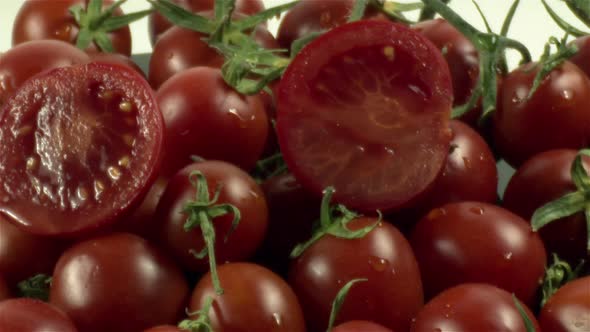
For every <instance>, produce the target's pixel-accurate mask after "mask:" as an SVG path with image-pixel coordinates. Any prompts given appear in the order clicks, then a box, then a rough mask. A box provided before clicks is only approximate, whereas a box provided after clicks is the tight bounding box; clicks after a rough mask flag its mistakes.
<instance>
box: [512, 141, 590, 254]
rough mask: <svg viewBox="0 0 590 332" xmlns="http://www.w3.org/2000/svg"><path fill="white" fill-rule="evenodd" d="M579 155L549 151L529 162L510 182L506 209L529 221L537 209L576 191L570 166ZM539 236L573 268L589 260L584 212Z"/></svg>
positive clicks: (588, 161) (588, 163)
mask: <svg viewBox="0 0 590 332" xmlns="http://www.w3.org/2000/svg"><path fill="white" fill-rule="evenodd" d="M576 155H577V151H575V150H550V151H546V152H542V153H540V154H537V155H535V156H534V157H532V158H531V159H529V160H528V161H527V162H526V163H524V164H523V165H522V166H521V167H520V168H519V169H518V171H517V172H516V173H515V174H514V175H513V176H512V178H511V179H510V182H509V183H508V186H507V187H506V192H505V193H504V200H503V206H504V207H505V208H507V209H508V210H510V211H512V212H514V213H516V214H518V215H519V216H521V217H522V218H524V219H525V220H530V219H531V217H532V216H533V213H535V210H536V209H538V208H540V207H541V206H543V205H545V204H546V203H549V202H550V201H553V200H555V199H557V198H560V197H562V196H563V195H565V194H567V193H571V192H574V191H576V190H577V189H576V186H575V185H574V183H573V182H572V177H571V166H572V163H573V162H574V159H575V158H576ZM583 161H584V166H585V168H586V169H588V170H590V157H583ZM539 234H540V235H541V238H542V239H543V242H544V243H545V247H546V248H547V252H549V253H556V254H558V255H559V257H560V258H561V259H565V260H567V261H569V262H570V263H571V264H573V265H577V264H578V262H579V260H580V259H584V258H586V257H588V256H587V255H588V253H587V251H586V243H587V232H586V217H585V216H584V213H583V212H580V213H577V214H574V215H573V216H570V217H567V218H562V219H559V220H555V221H553V222H551V223H550V224H549V225H547V226H545V227H543V228H541V230H540V231H539Z"/></svg>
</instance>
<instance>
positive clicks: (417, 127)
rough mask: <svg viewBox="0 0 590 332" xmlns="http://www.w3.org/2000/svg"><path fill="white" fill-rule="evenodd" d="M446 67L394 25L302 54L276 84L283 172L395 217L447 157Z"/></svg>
mask: <svg viewBox="0 0 590 332" xmlns="http://www.w3.org/2000/svg"><path fill="white" fill-rule="evenodd" d="M452 95H453V93H452V89H451V79H450V74H449V70H448V66H447V65H446V63H445V60H444V59H443V58H442V56H441V54H440V52H439V51H438V50H437V49H436V48H435V46H434V45H432V43H430V42H429V41H428V40H426V38H424V37H423V36H421V35H419V34H418V33H417V32H415V31H412V30H410V29H409V28H407V27H404V26H402V25H399V24H395V23H391V22H386V21H375V20H373V21H360V22H355V23H350V24H346V25H343V26H340V27H337V28H335V29H333V30H331V31H329V32H327V33H326V34H324V35H323V36H321V37H319V38H317V39H316V40H314V41H313V42H311V43H310V44H309V45H308V46H306V47H305V48H304V49H303V50H302V51H301V52H300V53H299V54H298V55H297V56H296V57H295V59H294V60H293V62H292V63H291V64H290V66H289V67H288V68H287V70H286V72H285V74H284V76H283V79H282V80H281V84H280V86H279V92H278V100H277V107H278V112H277V131H278V135H279V143H280V146H281V150H282V152H283V154H284V157H285V161H286V162H287V165H288V166H289V169H290V170H291V171H292V172H293V174H294V175H295V176H296V178H297V179H298V180H299V181H300V182H301V183H302V185H304V186H305V187H307V188H308V189H310V190H311V191H313V192H315V193H316V194H319V193H320V192H321V191H322V190H323V189H324V188H325V187H328V186H334V187H335V188H336V193H335V195H334V198H335V200H337V201H339V202H341V203H345V204H347V205H348V206H350V207H352V208H355V209H359V210H364V211H367V210H373V209H382V210H392V209H395V208H398V207H400V206H402V205H404V204H406V203H408V202H409V201H411V200H412V199H413V198H415V197H416V196H418V195H419V194H420V193H422V192H423V191H424V190H425V189H427V188H428V187H429V186H430V184H431V183H432V182H433V181H434V179H435V178H436V177H437V175H438V174H439V172H440V170H441V168H442V166H443V164H444V161H445V158H446V155H447V154H448V151H449V142H450V138H451V134H450V130H449V124H448V121H449V120H448V119H449V115H450V110H451V104H452Z"/></svg>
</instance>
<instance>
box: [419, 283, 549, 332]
mask: <svg viewBox="0 0 590 332" xmlns="http://www.w3.org/2000/svg"><path fill="white" fill-rule="evenodd" d="M522 307H523V308H524V310H525V312H526V314H527V316H528V317H529V319H530V320H531V321H532V322H533V326H534V328H535V331H541V330H540V329H539V323H538V322H537V320H536V319H535V316H534V315H533V313H532V312H531V311H530V310H529V309H528V308H527V306H526V305H522ZM432 331H453V332H471V331H505V332H527V329H526V328H525V325H524V321H523V318H522V316H521V315H520V313H519V311H518V309H517V307H516V305H515V303H514V300H513V298H512V295H511V294H510V293H508V292H506V291H505V290H502V289H500V288H497V287H495V286H492V285H488V284H472V283H468V284H462V285H459V286H456V287H453V288H450V289H447V290H446V291H444V292H442V293H440V294H439V295H438V296H436V297H435V298H433V299H432V300H430V301H429V302H428V303H426V305H425V306H424V308H422V310H421V311H420V312H419V313H418V315H417V317H416V319H415V320H414V321H413V322H412V328H411V329H410V332H432ZM543 331H545V330H543ZM547 331H549V330H547Z"/></svg>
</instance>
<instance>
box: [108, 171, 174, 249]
mask: <svg viewBox="0 0 590 332" xmlns="http://www.w3.org/2000/svg"><path fill="white" fill-rule="evenodd" d="M167 185H168V179H165V178H162V177H160V178H158V179H157V180H156V182H154V184H153V185H152V188H151V189H150V190H149V191H148V193H147V195H146V196H145V198H144V199H143V202H141V204H140V205H139V206H138V207H137V208H136V209H135V211H133V213H131V215H130V216H128V217H126V218H124V219H123V220H121V222H120V223H119V224H118V225H117V229H119V230H121V231H123V232H129V233H133V234H138V235H141V236H142V237H145V238H150V239H152V238H154V237H156V236H157V228H158V220H156V208H157V207H158V203H159V202H160V198H162V195H164V190H166V186H167Z"/></svg>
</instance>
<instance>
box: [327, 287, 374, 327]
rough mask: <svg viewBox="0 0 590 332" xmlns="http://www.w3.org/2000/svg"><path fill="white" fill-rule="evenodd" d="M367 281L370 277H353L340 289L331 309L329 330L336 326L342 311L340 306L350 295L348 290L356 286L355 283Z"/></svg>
mask: <svg viewBox="0 0 590 332" xmlns="http://www.w3.org/2000/svg"><path fill="white" fill-rule="evenodd" d="M366 281H369V279H364V278H358V279H352V280H351V281H349V282H347V283H346V285H344V286H343V287H342V288H341V289H340V290H339V291H338V294H336V297H335V298H334V301H333V302H332V310H330V319H329V321H328V329H327V330H326V331H327V332H330V331H332V328H333V327H334V322H335V321H336V317H338V313H339V312H340V308H341V307H342V305H343V304H344V300H346V296H347V295H348V292H349V291H350V289H351V288H352V286H354V284H356V283H359V282H366Z"/></svg>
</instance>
